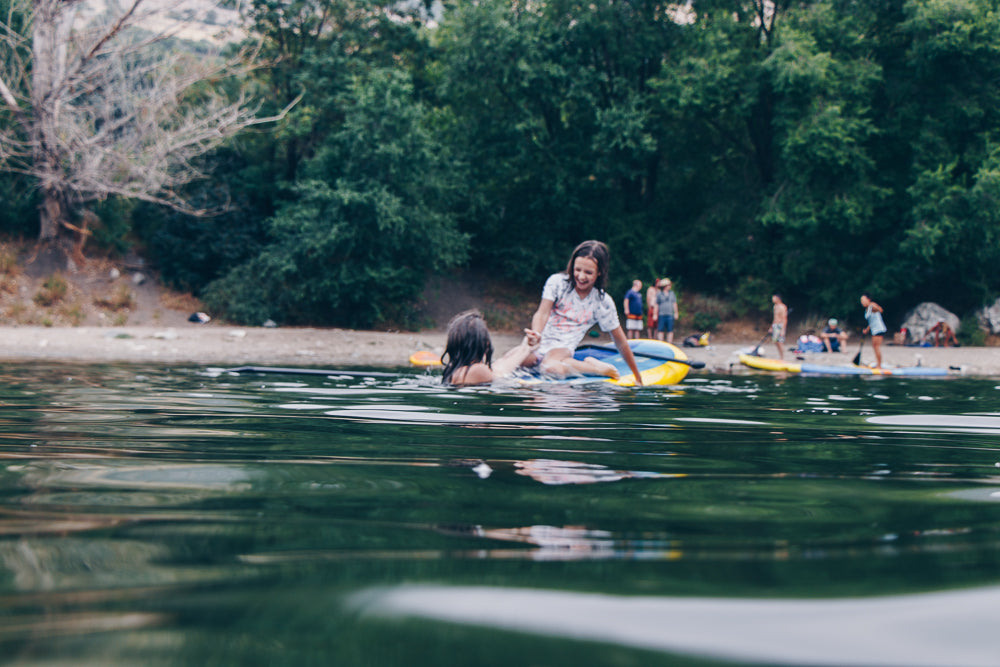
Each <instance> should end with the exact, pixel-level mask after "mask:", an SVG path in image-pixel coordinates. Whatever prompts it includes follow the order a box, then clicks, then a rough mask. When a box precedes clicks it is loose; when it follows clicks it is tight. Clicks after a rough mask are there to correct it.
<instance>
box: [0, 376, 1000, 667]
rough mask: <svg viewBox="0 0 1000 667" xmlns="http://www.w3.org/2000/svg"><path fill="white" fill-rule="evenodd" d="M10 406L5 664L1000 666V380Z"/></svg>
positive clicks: (383, 383) (26, 395) (274, 395)
mask: <svg viewBox="0 0 1000 667" xmlns="http://www.w3.org/2000/svg"><path fill="white" fill-rule="evenodd" d="M0 387H2V388H0V434H2V436H0V438H2V439H0V663H5V664H16V665H43V664H44V665H52V664H67V665H70V664H72V665H83V664H88V665H89V664H93V665H98V664H99V665H255V664H261V665H264V664H267V665H313V664H315V665H332V664H336V665H442V664H447V665H494V664H495V665H529V664H530V665H581V664H595V665H604V664H607V665H650V664H692V665H703V664H716V662H715V661H728V660H732V661H735V662H738V663H748V664H831V665H838V664H863V665H875V664H894V665H895V664H898V665H917V664H928V665H946V664H947V665H978V664H982V665H989V664H997V662H998V660H1000V658H998V657H997V656H998V655H1000V641H998V640H997V639H995V635H996V627H997V621H1000V467H998V466H1000V412H998V411H997V409H996V406H997V403H998V398H1000V386H998V383H997V382H996V381H995V380H983V379H912V380H905V379H901V378H857V377H855V378H803V377H790V378H784V379H783V378H775V377H772V376H763V375H736V376H710V375H694V374H692V375H691V376H690V377H689V378H688V380H687V381H686V382H685V383H684V384H683V385H682V386H680V387H677V388H674V389H642V390H621V389H615V388H612V387H610V386H608V387H605V386H588V387H568V386H551V385H550V386H540V387H530V388H521V387H507V388H494V389H491V390H486V389H476V390H462V391H457V390H444V389H442V388H441V387H440V386H439V385H438V384H437V382H436V379H434V378H430V377H426V376H419V375H416V374H414V373H412V372H409V371H404V372H402V373H401V374H400V375H399V376H398V377H395V378H368V379H365V378H348V377H341V378H324V377H295V376H274V375H255V374H250V375H247V374H243V375H238V376H237V375H232V374H226V373H218V372H211V371H206V370H205V369H195V368H169V369H165V368H161V367H136V366H129V367H120V366H103V367H102V366H37V365H30V366H29V365H24V366H14V365H6V366H3V367H0Z"/></svg>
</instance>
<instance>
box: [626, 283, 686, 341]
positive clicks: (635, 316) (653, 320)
mask: <svg viewBox="0 0 1000 667" xmlns="http://www.w3.org/2000/svg"><path fill="white" fill-rule="evenodd" d="M641 289H642V281H641V280H633V281H632V288H631V289H630V290H629V291H627V292H625V301H624V303H623V305H624V308H625V330H626V335H627V336H628V338H641V337H642V330H643V323H644V322H645V329H646V338H652V337H653V335H654V332H655V335H656V338H657V340H664V339H665V340H666V341H667V342H668V343H673V342H674V324H675V323H676V322H677V320H678V318H679V317H680V309H679V308H678V305H677V294H676V293H675V292H674V284H673V282H672V281H671V280H670V278H660V279H659V280H654V281H653V284H652V285H650V286H649V287H648V288H647V289H646V310H645V314H644V311H643V308H642V294H641V293H640V292H639V290H641Z"/></svg>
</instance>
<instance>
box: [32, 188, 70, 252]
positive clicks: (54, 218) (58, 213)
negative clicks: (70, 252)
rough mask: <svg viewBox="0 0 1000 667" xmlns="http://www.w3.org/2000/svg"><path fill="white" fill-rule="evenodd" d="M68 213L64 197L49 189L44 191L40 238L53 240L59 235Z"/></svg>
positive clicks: (39, 230) (39, 228)
mask: <svg viewBox="0 0 1000 667" xmlns="http://www.w3.org/2000/svg"><path fill="white" fill-rule="evenodd" d="M65 215H66V210H65V207H64V206H63V201H62V197H60V196H59V193H58V192H56V191H54V190H51V189H47V190H45V191H44V192H43V193H42V205H41V215H40V216H39V225H38V240H39V241H53V240H55V239H56V237H58V236H59V230H60V229H61V228H62V223H63V221H64V219H65V218H64V216H65Z"/></svg>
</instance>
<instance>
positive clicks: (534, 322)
mask: <svg viewBox="0 0 1000 667" xmlns="http://www.w3.org/2000/svg"><path fill="white" fill-rule="evenodd" d="M554 303H555V302H554V301H553V300H552V299H542V301H541V303H539V304H538V310H536V311H535V314H534V315H532V317H531V330H532V331H537V332H539V333H541V332H542V331H544V330H545V323H546V322H548V321H549V315H550V314H551V313H552V304H554Z"/></svg>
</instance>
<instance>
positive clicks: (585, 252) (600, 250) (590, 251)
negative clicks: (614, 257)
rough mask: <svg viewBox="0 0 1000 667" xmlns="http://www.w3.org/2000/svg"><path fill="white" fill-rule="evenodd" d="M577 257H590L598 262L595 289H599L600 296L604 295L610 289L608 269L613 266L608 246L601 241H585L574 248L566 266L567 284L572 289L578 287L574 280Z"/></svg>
mask: <svg viewBox="0 0 1000 667" xmlns="http://www.w3.org/2000/svg"><path fill="white" fill-rule="evenodd" d="M577 257H589V258H590V259H592V260H594V261H595V262H597V280H596V281H595V282H594V287H596V288H597V292H598V294H599V295H603V293H604V292H606V291H607V289H608V268H609V267H610V265H611V251H610V250H608V246H607V245H605V244H604V243H601V242H600V241H584V242H583V243H581V244H580V245H578V246H577V247H576V248H574V250H573V254H572V255H570V256H569V263H568V264H567V265H566V282H568V283H569V285H570V287H575V286H576V281H575V280H574V279H573V263H574V262H576V258H577Z"/></svg>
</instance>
